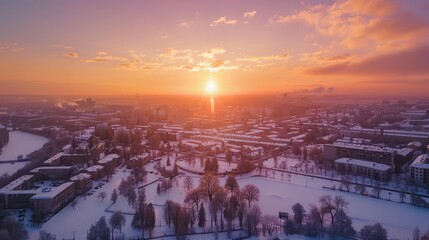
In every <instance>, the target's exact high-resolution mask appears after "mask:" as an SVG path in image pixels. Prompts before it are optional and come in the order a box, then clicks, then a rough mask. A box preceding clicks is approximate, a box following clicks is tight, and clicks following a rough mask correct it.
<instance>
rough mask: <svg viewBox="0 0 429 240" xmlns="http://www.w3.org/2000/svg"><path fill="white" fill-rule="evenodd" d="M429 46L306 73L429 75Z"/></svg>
mask: <svg viewBox="0 0 429 240" xmlns="http://www.w3.org/2000/svg"><path fill="white" fill-rule="evenodd" d="M428 56H429V45H428V46H421V47H416V48H413V49H407V50H402V51H398V52H394V53H387V54H382V55H378V56H375V57H371V58H367V59H364V60H362V61H359V62H355V63H352V62H346V63H339V64H332V65H328V66H323V67H316V68H310V69H307V70H306V71H305V73H308V74H314V75H334V74H340V75H341V74H342V75H377V76H418V75H425V74H429V61H428Z"/></svg>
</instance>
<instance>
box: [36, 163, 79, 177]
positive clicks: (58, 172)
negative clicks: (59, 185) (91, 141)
mask: <svg viewBox="0 0 429 240" xmlns="http://www.w3.org/2000/svg"><path fill="white" fill-rule="evenodd" d="M74 170H75V168H74V167H72V166H45V167H38V168H35V169H33V170H31V171H30V173H31V174H33V175H36V176H37V177H38V179H45V180H66V179H68V178H69V177H70V176H71V175H72V174H73V172H74Z"/></svg>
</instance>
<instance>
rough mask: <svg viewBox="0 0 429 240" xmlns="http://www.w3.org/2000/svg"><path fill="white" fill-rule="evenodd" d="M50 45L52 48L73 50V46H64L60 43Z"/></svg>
mask: <svg viewBox="0 0 429 240" xmlns="http://www.w3.org/2000/svg"><path fill="white" fill-rule="evenodd" d="M51 46H52V47H54V48H62V49H64V50H74V48H73V47H70V46H64V45H61V44H52V45H51Z"/></svg>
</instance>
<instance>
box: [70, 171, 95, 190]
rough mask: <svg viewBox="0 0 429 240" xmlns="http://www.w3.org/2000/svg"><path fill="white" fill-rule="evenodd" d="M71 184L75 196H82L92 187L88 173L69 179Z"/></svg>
mask: <svg viewBox="0 0 429 240" xmlns="http://www.w3.org/2000/svg"><path fill="white" fill-rule="evenodd" d="M70 181H71V182H74V184H75V189H76V194H82V193H84V192H86V191H88V190H89V189H91V187H92V181H91V175H89V174H88V173H79V174H78V175H75V176H73V177H71V178H70Z"/></svg>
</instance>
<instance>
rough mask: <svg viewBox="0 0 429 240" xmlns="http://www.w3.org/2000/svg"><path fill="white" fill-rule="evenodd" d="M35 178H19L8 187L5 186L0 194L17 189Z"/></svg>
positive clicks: (0, 190) (29, 176)
mask: <svg viewBox="0 0 429 240" xmlns="http://www.w3.org/2000/svg"><path fill="white" fill-rule="evenodd" d="M33 177H34V175H24V176H22V177H19V178H17V179H16V180H14V181H12V182H10V183H9V184H8V185H6V186H4V187H3V188H2V189H0V193H5V192H9V191H12V190H14V189H15V188H17V187H19V186H20V185H21V184H23V183H24V182H25V181H28V180H30V179H31V178H33Z"/></svg>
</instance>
